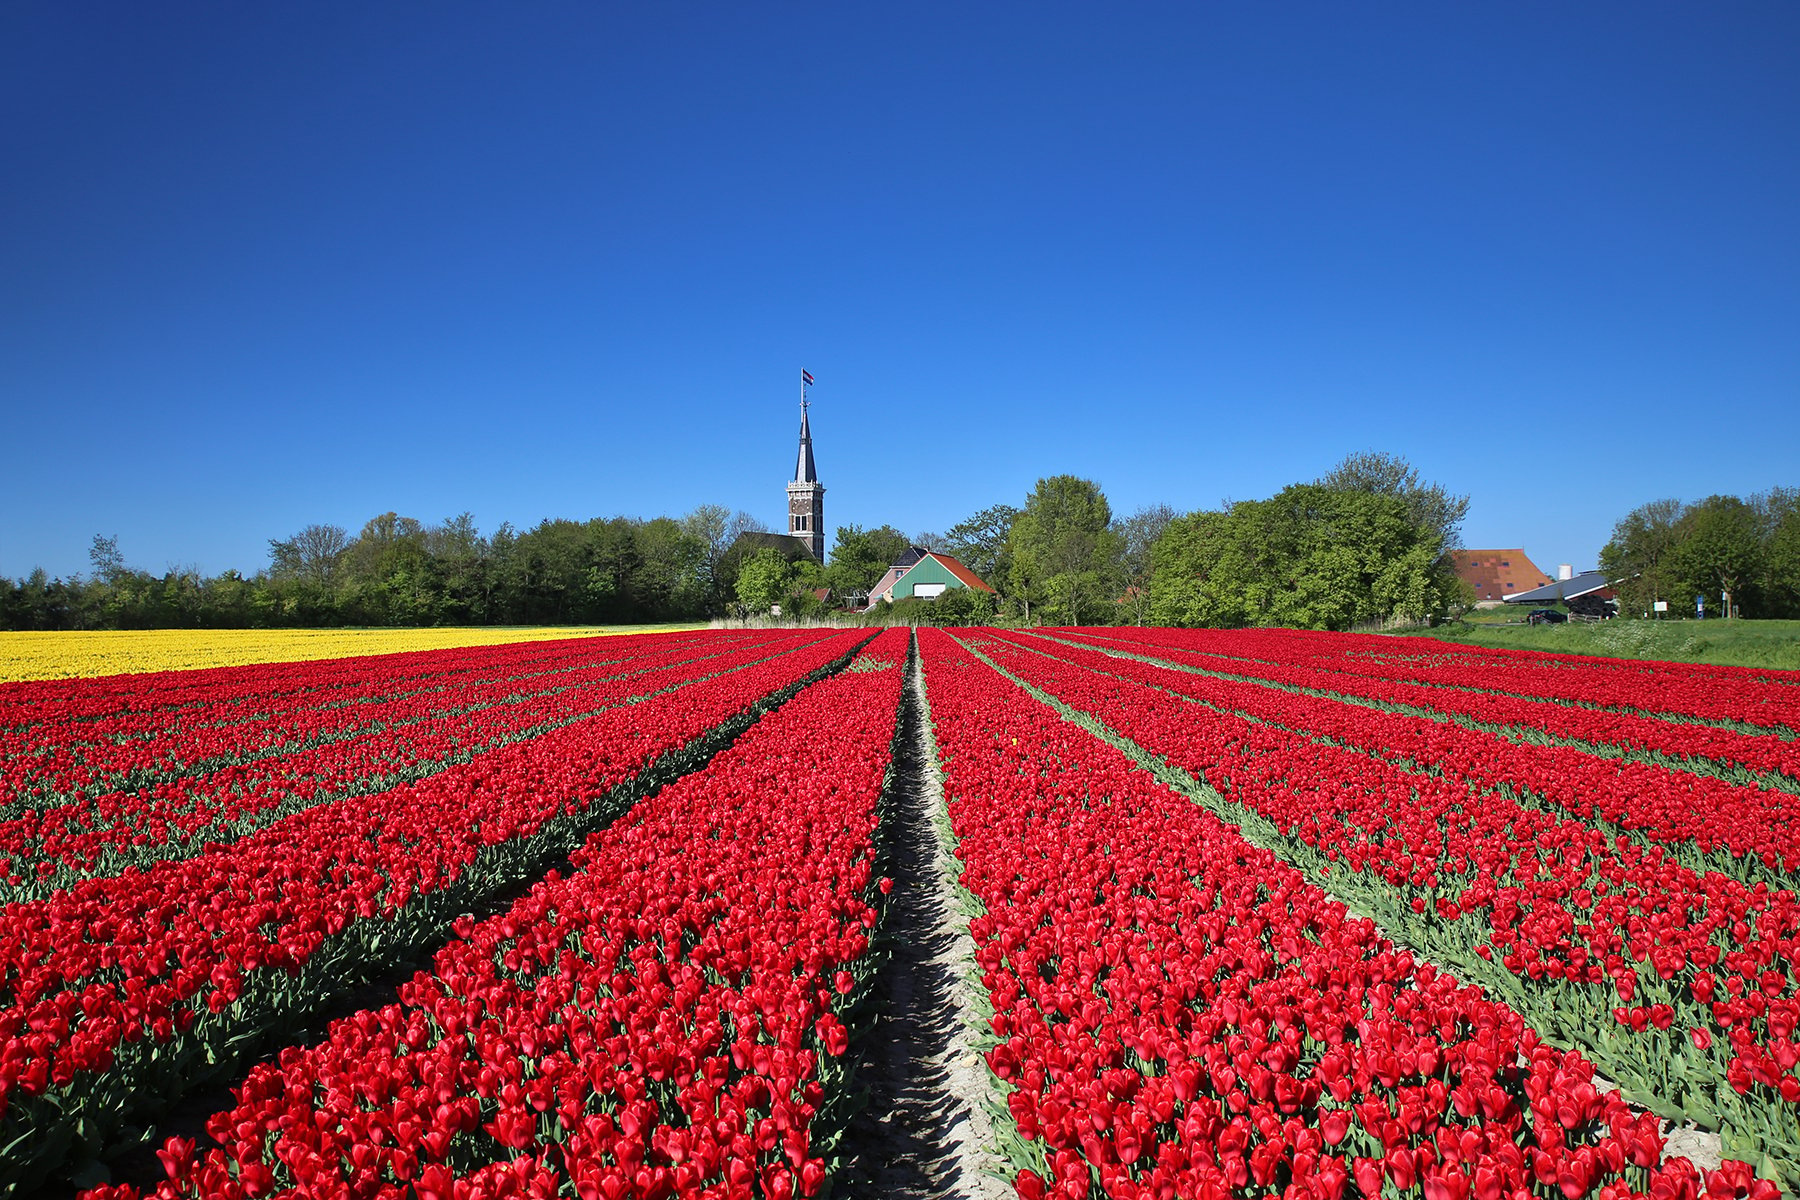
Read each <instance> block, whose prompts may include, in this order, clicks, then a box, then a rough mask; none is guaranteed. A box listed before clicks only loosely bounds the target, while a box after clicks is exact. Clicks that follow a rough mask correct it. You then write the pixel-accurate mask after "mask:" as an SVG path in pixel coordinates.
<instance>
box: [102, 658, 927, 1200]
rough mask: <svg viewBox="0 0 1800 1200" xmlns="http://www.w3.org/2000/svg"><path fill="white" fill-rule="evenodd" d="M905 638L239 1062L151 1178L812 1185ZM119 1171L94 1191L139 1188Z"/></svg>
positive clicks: (471, 1190)
mask: <svg viewBox="0 0 1800 1200" xmlns="http://www.w3.org/2000/svg"><path fill="white" fill-rule="evenodd" d="M905 656H906V635H905V634H904V633H903V632H901V631H890V632H888V633H885V634H883V635H881V637H880V638H878V639H877V640H876V642H875V643H874V644H873V645H871V646H870V647H868V648H867V650H866V651H865V652H864V658H863V659H862V660H859V662H860V663H866V664H867V665H868V666H869V667H870V668H872V669H868V670H861V671H857V670H852V671H848V672H845V673H843V674H840V675H838V676H836V677H834V678H832V679H830V680H828V681H826V682H823V683H819V684H816V685H814V686H813V687H811V688H809V689H807V690H805V691H803V692H802V693H801V694H800V695H799V696H798V697H796V698H795V699H793V700H790V701H789V702H788V703H787V704H786V705H785V706H784V707H782V708H781V709H780V710H779V711H777V712H775V713H774V714H771V715H769V716H766V717H764V718H763V719H762V720H761V721H760V722H759V723H758V724H757V725H755V726H754V727H752V728H751V729H750V730H749V731H748V732H747V733H745V734H744V735H743V736H742V737H741V738H740V739H739V741H738V742H737V744H736V745H735V746H734V747H732V748H731V749H730V750H729V751H726V752H725V753H722V754H720V755H719V756H718V757H717V758H715V759H713V760H712V762H711V763H710V764H708V765H707V766H706V767H705V768H704V769H702V770H700V771H697V772H695V773H694V774H692V775H689V776H687V777H686V778H684V779H682V780H680V781H678V782H677V783H675V784H673V785H671V786H670V787H668V788H666V789H664V790H663V791H662V792H660V793H658V794H657V795H655V796H654V797H652V798H650V799H647V800H644V801H642V802H641V803H639V804H638V805H637V806H636V807H635V808H634V809H633V810H632V811H631V812H630V813H629V814H628V815H627V816H625V817H624V818H622V819H620V820H619V821H617V822H615V823H614V824H613V825H612V826H610V827H609V828H608V829H606V830H604V831H602V832H600V833H597V834H595V835H593V837H592V838H590V839H589V841H588V842H587V844H586V845H585V846H583V847H582V848H581V849H580V850H579V851H577V852H576V853H575V854H574V855H573V865H574V871H573V872H572V873H571V874H570V875H569V876H568V877H567V878H562V877H558V876H556V875H552V876H551V877H550V878H549V879H547V880H545V881H544V882H542V883H540V884H538V885H536V886H535V887H533V888H532V889H531V891H530V892H529V893H528V894H527V895H526V896H524V897H523V898H522V899H520V900H519V901H518V902H517V903H516V904H515V905H513V906H512V908H511V909H510V910H509V911H507V912H506V913H504V914H502V915H500V916H497V917H495V918H493V919H490V920H487V921H483V922H480V923H479V924H476V923H472V922H465V923H463V924H461V925H460V926H459V928H458V930H457V934H458V936H457V938H456V939H455V940H453V941H452V942H451V943H450V944H449V945H447V946H446V947H445V948H444V949H443V950H441V951H440V952H439V953H438V954H437V956H436V959H435V961H434V964H433V969H432V970H431V971H428V972H421V973H420V974H418V975H417V976H415V977H414V978H413V980H412V981H411V982H410V983H408V984H406V985H405V986H404V987H402V988H401V991H400V998H399V1002H398V1003H395V1004H390V1005H387V1006H386V1007H383V1008H381V1009H378V1010H373V1011H365V1012H360V1013H358V1014H356V1015H355V1016H354V1017H352V1018H349V1019H346V1020H342V1021H338V1022H336V1023H334V1024H333V1025H332V1027H331V1028H330V1030H329V1031H328V1033H327V1036H326V1038H325V1040H324V1041H322V1042H320V1043H319V1044H317V1045H315V1046H311V1047H307V1048H294V1049H290V1050H288V1051H286V1052H284V1053H283V1054H282V1056H281V1058H280V1061H279V1062H277V1063H274V1064H269V1065H265V1066H261V1067H258V1068H256V1069H255V1070H254V1071H252V1072H251V1073H250V1075H249V1077H248V1079H247V1080H246V1081H245V1082H244V1083H243V1085H242V1086H241V1087H239V1088H238V1089H237V1102H236V1104H235V1105H234V1106H233V1107H232V1108H230V1109H227V1110H225V1111H223V1112H220V1113H218V1114H217V1115H216V1116H214V1117H213V1118H212V1119H211V1120H210V1121H209V1122H208V1125H207V1129H208V1132H209V1133H210V1135H211V1136H212V1138H213V1139H214V1140H215V1141H216V1142H217V1143H218V1144H217V1146H216V1147H215V1148H212V1149H209V1150H204V1151H203V1150H199V1149H197V1148H196V1146H195V1145H194V1144H193V1143H192V1142H191V1141H184V1140H181V1139H173V1140H171V1141H170V1142H169V1143H168V1144H167V1145H165V1147H164V1149H163V1150H162V1152H161V1158H162V1160H163V1163H164V1164H165V1167H166V1171H167V1174H168V1179H167V1181H166V1182H164V1183H163V1184H162V1185H161V1186H160V1187H159V1188H158V1189H156V1194H157V1195H158V1196H160V1197H166V1198H170V1200H172V1198H174V1197H260V1196H268V1195H305V1196H316V1197H396V1198H398V1197H403V1196H409V1195H414V1196H417V1197H420V1198H421V1200H452V1198H453V1197H454V1198H456V1200H478V1198H483V1197H507V1196H544V1197H548V1196H552V1195H571V1194H573V1195H577V1196H580V1197H584V1198H588V1200H593V1198H595V1197H602V1198H609V1200H610V1198H616V1197H621V1196H627V1195H629V1196H642V1197H663V1196H673V1195H681V1196H711V1197H739V1196H745V1197H747V1196H751V1195H763V1196H776V1197H780V1196H790V1195H792V1196H807V1195H813V1194H816V1193H817V1192H818V1190H819V1189H820V1187H821V1185H822V1184H823V1183H824V1181H825V1177H826V1171H827V1168H828V1165H829V1164H828V1162H827V1160H826V1156H825V1155H826V1153H827V1152H828V1149H829V1148H828V1147H826V1146H822V1145H821V1144H820V1141H821V1134H822V1133H823V1132H825V1131H824V1130H823V1129H822V1128H821V1127H822V1126H823V1125H825V1124H828V1123H829V1120H830V1115H831V1114H830V1112H829V1110H830V1109H831V1108H833V1107H834V1106H841V1104H842V1103H843V1102H844V1101H845V1100H846V1099H847V1098H848V1097H847V1094H846V1093H847V1088H846V1086H845V1085H846V1083H847V1074H846V1071H847V1058H846V1051H847V1033H846V1029H845V1025H844V1023H843V1020H842V1016H843V1013H844V1009H845V1006H846V1005H847V1004H848V1003H849V999H850V997H851V996H852V995H853V994H854V993H855V992H856V991H857V990H858V988H859V987H860V986H861V983H862V981H863V979H865V978H866V976H867V973H868V969H869V965H870V964H869V957H870V956H869V953H868V952H869V947H870V931H871V930H872V929H873V928H874V926H875V924H876V921H877V916H878V906H879V904H880V894H881V887H880V884H881V882H882V881H880V880H878V879H877V878H875V874H874V870H873V865H874V862H875V851H876V847H875V835H876V826H877V819H878V801H879V799H880V798H881V796H882V795H883V793H884V789H885V787H886V784H887V772H888V768H889V764H890V761H891V749H892V742H893V739H894V735H895V729H896V713H897V710H898V704H899V699H900V688H901V681H902V673H903V668H902V660H903V659H904V658H905ZM136 1194H137V1193H136V1191H135V1190H134V1189H131V1188H112V1187H104V1188H100V1189H98V1190H96V1191H93V1192H91V1193H89V1194H88V1195H89V1200H113V1198H119V1197H125V1196H135V1195H136Z"/></svg>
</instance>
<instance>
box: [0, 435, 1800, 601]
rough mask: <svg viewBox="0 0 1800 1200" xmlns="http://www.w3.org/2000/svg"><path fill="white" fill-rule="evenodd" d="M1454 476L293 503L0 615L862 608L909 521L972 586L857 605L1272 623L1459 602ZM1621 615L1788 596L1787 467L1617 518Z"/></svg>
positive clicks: (1390, 459) (1791, 517) (1799, 566)
mask: <svg viewBox="0 0 1800 1200" xmlns="http://www.w3.org/2000/svg"><path fill="white" fill-rule="evenodd" d="M1468 505H1469V501H1468V497H1467V496H1460V495H1455V494H1453V493H1451V492H1450V491H1449V490H1448V489H1446V488H1445V487H1443V486H1442V485H1440V484H1437V483H1432V482H1429V481H1426V480H1423V479H1421V478H1420V477H1419V473H1418V471H1417V470H1416V469H1414V468H1413V467H1412V466H1411V465H1410V464H1409V463H1407V462H1406V460H1405V459H1403V458H1399V457H1397V456H1394V455H1390V454H1381V453H1373V452H1371V453H1361V454H1353V455H1350V456H1349V457H1347V458H1346V459H1344V461H1343V462H1341V463H1339V464H1338V465H1337V467H1335V468H1334V469H1333V470H1331V471H1330V472H1328V473H1327V474H1325V475H1324V476H1322V477H1320V478H1318V479H1315V480H1311V481H1307V482H1302V483H1294V484H1291V485H1289V486H1288V487H1285V488H1283V489H1282V490H1281V491H1280V492H1278V493H1277V494H1276V495H1274V496H1272V497H1270V498H1268V499H1266V500H1245V501H1239V502H1237V503H1228V504H1225V505H1223V506H1221V507H1220V508H1218V509H1213V510H1203V511H1199V512H1192V513H1186V514H1180V513H1177V512H1176V511H1175V510H1173V509H1171V508H1170V507H1169V506H1167V505H1161V504H1159V505H1152V506H1150V507H1147V508H1143V509H1140V510H1139V511H1137V512H1135V513H1133V514H1131V515H1130V516H1127V517H1123V518H1119V517H1115V516H1114V514H1113V512H1112V507H1111V505H1110V503H1109V502H1108V500H1107V498H1106V495H1105V493H1104V492H1103V491H1102V490H1101V488H1100V487H1099V485H1097V484H1095V483H1094V482H1092V481H1091V480H1086V479H1080V478H1077V477H1075V476H1072V475H1053V476H1049V477H1047V478H1044V479H1040V480H1039V481H1038V483H1037V486H1036V487H1035V488H1033V489H1032V491H1031V493H1030V494H1029V495H1027V496H1025V497H1024V498H1023V501H1022V503H1020V504H1018V505H1013V504H1004V503H1003V504H995V505H992V506H990V507H988V508H984V509H982V510H981V511H980V512H977V513H975V514H973V515H972V516H970V517H969V518H968V519H967V520H964V521H962V522H960V523H958V524H957V525H955V526H953V527H952V528H950V529H949V530H948V531H947V532H945V533H942V534H938V533H915V534H905V533H902V532H901V531H900V530H898V529H896V528H894V527H893V526H890V525H882V526H879V527H877V528H873V529H866V528H863V527H860V526H856V525H845V526H841V527H839V528H838V530H837V533H836V538H835V540H834V542H833V545H832V548H831V552H830V555H829V557H828V559H827V561H826V562H824V563H819V562H816V561H814V560H813V559H812V558H811V557H810V556H809V555H807V554H806V553H805V552H804V550H803V549H802V548H801V544H800V543H799V542H798V541H797V540H795V539H792V538H788V537H786V536H785V535H774V534H770V533H769V532H768V531H767V529H766V528H765V527H764V526H763V525H762V524H761V523H760V522H758V521H757V520H756V519H755V518H753V517H751V516H749V515H747V514H745V513H742V512H738V513H732V512H731V511H730V510H728V509H725V508H723V507H720V506H718V505H702V506H700V507H699V508H696V509H694V510H693V511H692V512H690V513H688V514H686V515H685V516H681V517H656V518H653V519H650V520H641V519H637V518H632V517H610V518H596V519H594V520H590V521H567V520H547V521H543V522H541V523H539V524H538V525H536V526H534V527H533V528H531V529H529V530H526V531H525V532H522V533H521V532H517V531H515V530H514V529H513V528H512V527H511V526H509V525H502V526H501V527H500V528H499V529H498V530H496V531H495V532H494V533H492V534H489V535H483V534H482V533H481V532H480V531H479V530H478V529H477V528H476V526H475V522H474V519H473V518H472V517H470V516H469V515H468V514H464V515H462V516H459V517H455V518H452V519H450V520H447V521H444V522H443V523H441V524H438V525H424V524H421V523H420V522H419V521H416V520H413V519H412V518H409V517H402V516H398V515H396V514H394V513H383V514H382V515H381V516H378V517H376V518H374V519H373V520H371V521H369V522H368V523H367V524H365V525H364V526H363V528H362V530H361V532H359V533H357V534H356V535H354V536H352V535H351V534H349V533H348V532H347V531H346V530H344V529H342V528H340V527H338V526H334V525H309V526H307V527H306V528H305V529H302V530H301V531H299V532H298V533H296V534H295V535H294V536H292V537H289V538H283V539H275V540H272V541H271V542H270V543H269V566H268V567H267V568H266V569H265V570H262V571H260V572H258V573H257V574H255V575H252V576H248V577H246V576H243V575H241V574H239V573H238V572H236V571H227V572H225V573H223V574H221V575H217V576H214V577H211V578H203V577H202V576H200V574H199V573H198V572H196V571H191V570H172V571H169V572H166V573H164V574H163V575H161V576H155V575H152V574H150V573H148V572H145V571H141V570H137V569H134V568H132V567H130V566H128V565H127V564H126V562H125V559H124V556H123V555H122V553H121V552H120V549H119V546H118V543H117V541H116V540H115V539H112V538H106V537H96V538H95V539H94V543H93V547H92V549H91V552H90V557H91V559H92V562H93V567H94V570H93V573H92V574H91V575H90V576H86V577H79V576H78V577H76V578H74V579H68V580H64V579H48V578H46V577H45V575H44V572H42V571H35V572H33V573H32V574H31V575H30V576H29V577H28V578H25V579H20V580H15V581H0V628H6V629H151V628H182V627H187V628H194V627H217V628H243V627H267V626H302V627H305V626H332V625H389V626H393V625H540V624H545V625H548V624H633V623H641V622H651V621H693V620H703V619H706V618H709V617H716V616H749V615H757V614H766V613H768V612H769V611H770V608H771V607H772V606H775V605H779V606H780V607H781V611H782V613H783V615H784V616H787V617H799V618H806V617H815V616H824V615H828V614H829V615H833V616H834V617H835V618H836V619H843V618H844V615H845V613H846V611H847V609H850V608H860V607H861V604H860V602H859V601H861V600H865V599H866V598H867V596H868V594H869V593H870V591H871V590H872V589H873V588H874V586H875V585H876V584H877V582H879V580H880V579H881V577H882V575H883V574H884V573H885V572H886V571H887V569H888V567H889V565H890V564H891V563H893V562H894V561H895V560H896V559H897V558H899V557H900V555H902V554H903V553H905V552H906V550H907V549H908V547H909V546H913V545H918V546H922V547H925V548H927V549H933V550H940V551H944V552H947V553H949V554H953V555H955V556H956V557H957V558H959V559H961V560H962V561H963V562H964V563H966V564H967V565H968V566H969V567H970V568H971V569H972V570H973V571H974V572H975V573H976V574H977V575H979V576H980V577H981V578H982V579H984V580H986V581H987V582H988V583H990V584H991V585H992V586H993V587H994V589H995V590H994V591H993V592H985V591H980V590H977V589H968V588H953V589H951V590H949V591H947V592H945V593H944V594H943V595H941V596H939V597H937V598H936V599H932V600H903V601H901V602H900V603H898V604H891V605H890V604H886V603H881V602H878V603H877V605H876V607H875V610H874V611H873V612H871V613H869V614H868V615H867V616H866V617H863V618H860V619H864V620H868V621H872V622H880V623H886V622H893V621H906V622H914V623H942V624H980V623H987V622H992V621H1010V622H1020V623H1028V624H1030V623H1056V624H1071V625H1075V624H1084V625H1085V624H1116V623H1129V624H1159V625H1205V626H1218V627H1228V628H1229V627H1240V626H1255V625H1283V626H1289V627H1296V628H1310V629H1340V630H1341V629H1351V628H1358V627H1367V626H1374V625H1380V624H1385V623H1402V622H1420V621H1435V620H1438V619H1441V618H1443V617H1446V616H1449V615H1452V614H1454V613H1456V612H1458V611H1460V610H1462V609H1464V608H1467V607H1468V606H1469V605H1470V604H1472V603H1473V599H1474V598H1473V596H1472V595H1471V594H1470V593H1469V591H1468V589H1467V588H1466V587H1465V586H1464V585H1463V584H1462V582H1461V581H1460V580H1459V579H1458V578H1457V577H1456V574H1455V572H1454V570H1453V569H1452V566H1451V561H1450V553H1449V552H1450V551H1451V550H1452V549H1454V548H1455V547H1456V546H1457V545H1459V543H1460V530H1461V525H1462V521H1463V518H1464V516H1465V515H1466V514H1467V512H1468ZM1600 566H1601V569H1602V570H1604V571H1606V572H1607V574H1608V575H1609V576H1610V577H1611V578H1613V579H1614V580H1616V581H1617V585H1616V586H1617V588H1618V591H1619V595H1620V608H1621V611H1622V612H1623V613H1624V614H1625V615H1640V614H1645V613H1649V612H1651V611H1652V610H1653V608H1654V602H1655V601H1657V600H1666V601H1669V602H1670V603H1669V608H1670V611H1671V612H1691V611H1692V607H1691V606H1692V604H1693V598H1694V596H1696V595H1705V596H1707V597H1709V600H1708V610H1709V612H1717V613H1723V612H1724V611H1726V606H1727V605H1729V606H1732V607H1734V608H1735V609H1736V611H1737V612H1738V613H1739V614H1740V615H1743V616H1755V617H1776V616H1793V617H1800V491H1797V490H1795V489H1790V488H1777V489H1774V490H1772V491H1769V492H1764V493H1761V494H1759V495H1756V496H1752V497H1750V498H1749V499H1747V500H1745V499H1739V498H1737V497H1732V496H1713V497H1709V498H1707V499H1705V500H1702V501H1700V502H1698V503H1695V504H1683V503H1680V502H1678V501H1673V500H1661V501H1656V502H1654V503H1651V504H1646V505H1643V506H1642V507H1640V508H1637V509H1634V510H1633V511H1632V512H1631V513H1629V514H1627V515H1626V517H1625V518H1624V519H1622V520H1621V521H1620V522H1619V523H1618V526H1617V527H1616V528H1615V530H1614V532H1613V538H1612V541H1611V542H1610V543H1608V545H1607V547H1606V549H1605V550H1604V551H1602V553H1601V558H1600Z"/></svg>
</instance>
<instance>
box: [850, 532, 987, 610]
mask: <svg viewBox="0 0 1800 1200" xmlns="http://www.w3.org/2000/svg"><path fill="white" fill-rule="evenodd" d="M913 549H915V550H918V547H917V546H914V547H913ZM928 558H929V559H935V560H936V561H937V564H938V565H939V566H941V567H943V568H944V570H945V571H947V572H949V573H950V575H951V577H952V578H954V579H955V580H956V581H957V582H958V583H960V584H962V585H963V586H964V587H967V588H974V589H975V590H976V591H978V592H991V591H993V590H994V589H993V588H991V587H989V586H988V584H987V583H986V582H985V581H984V580H983V579H982V578H981V576H979V575H977V574H976V573H975V572H973V571H971V570H969V568H968V565H967V564H966V563H964V562H963V561H962V560H961V559H960V558H956V557H954V556H953V555H949V554H940V553H938V552H937V551H935V550H920V551H919V557H918V558H917V559H915V560H914V561H913V562H911V563H908V564H907V565H905V566H901V565H900V564H898V563H896V564H895V565H894V566H891V567H889V568H888V570H887V574H886V575H883V576H882V577H881V581H880V582H879V583H877V584H876V585H875V586H874V587H872V588H870V589H869V608H874V607H875V606H876V605H877V604H879V603H881V596H882V594H883V593H884V592H888V591H891V590H892V589H894V588H896V587H899V586H900V581H901V580H902V579H904V578H906V577H907V576H908V575H910V574H911V573H912V572H913V571H914V570H915V569H916V568H917V567H918V566H919V564H920V563H922V562H924V561H925V560H926V559H928ZM864 611H865V612H866V611H867V609H865V610H864Z"/></svg>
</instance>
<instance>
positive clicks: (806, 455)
mask: <svg viewBox="0 0 1800 1200" xmlns="http://www.w3.org/2000/svg"><path fill="white" fill-rule="evenodd" d="M806 382H807V383H810V382H812V379H811V377H810V376H808V377H807V378H806ZM800 396H801V399H800V456H799V458H798V459H797V460H796V462H795V463H794V480H793V482H792V483H790V484H788V485H787V496H788V533H789V534H790V535H791V536H793V537H797V538H799V539H800V541H801V543H802V544H804V545H805V546H806V548H807V550H808V551H810V552H811V553H812V556H813V557H814V558H815V559H817V560H818V561H820V562H824V561H825V488H824V487H823V486H822V485H821V484H820V483H819V470H818V468H817V467H815V466H814V465H813V448H812V428H811V426H810V425H809V424H808V423H807V419H806V410H807V400H806V392H805V390H804V388H802V390H801V393H800Z"/></svg>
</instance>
